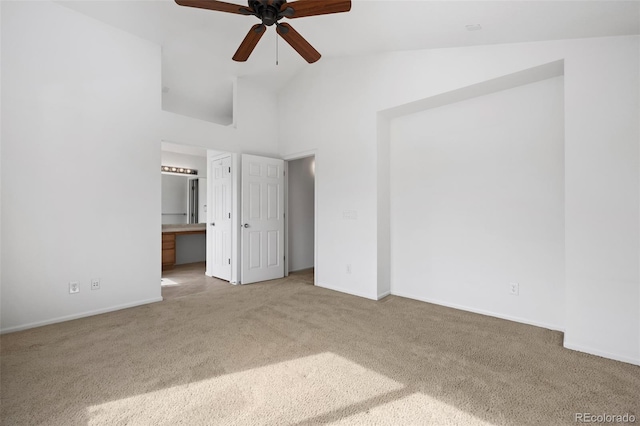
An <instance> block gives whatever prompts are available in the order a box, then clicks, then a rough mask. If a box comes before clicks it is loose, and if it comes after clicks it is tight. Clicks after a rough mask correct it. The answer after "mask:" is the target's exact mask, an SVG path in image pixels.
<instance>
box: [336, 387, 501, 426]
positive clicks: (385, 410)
mask: <svg viewBox="0 0 640 426" xmlns="http://www.w3.org/2000/svg"><path fill="white" fill-rule="evenodd" d="M505 422H506V419H505ZM391 423H393V424H398V425H440V426H445V425H469V426H493V423H489V422H487V421H484V420H481V419H479V418H477V417H475V416H473V415H471V414H469V413H468V412H466V411H463V410H460V409H458V408H456V407H454V406H452V405H449V404H447V403H445V402H442V401H440V400H438V399H436V398H432V397H430V396H428V395H425V394H423V393H418V392H416V393H413V394H411V395H408V396H405V397H402V398H399V399H397V400H395V401H391V402H388V403H385V404H380V405H377V406H375V407H372V408H371V409H368V410H362V411H360V412H358V413H356V414H353V415H351V416H348V417H343V418H341V419H339V420H337V421H335V422H332V423H331V424H335V425H354V424H357V425H360V424H361V425H372V424H375V425H384V424H391Z"/></svg>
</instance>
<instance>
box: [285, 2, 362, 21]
mask: <svg viewBox="0 0 640 426" xmlns="http://www.w3.org/2000/svg"><path fill="white" fill-rule="evenodd" d="M350 10H351V0H298V1H294V2H291V3H285V4H284V5H282V9H281V11H282V12H283V13H284V16H286V17H287V18H291V19H293V18H303V17H305V16H315V15H326V14H329V13H341V12H348V11H350Z"/></svg>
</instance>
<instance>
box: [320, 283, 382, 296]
mask: <svg viewBox="0 0 640 426" xmlns="http://www.w3.org/2000/svg"><path fill="white" fill-rule="evenodd" d="M316 287H322V288H326V289H327V290H333V291H339V292H340V293H346V294H350V295H352V296H358V297H364V298H365V299H369V300H378V299H377V298H376V297H371V295H368V294H364V293H360V292H357V291H353V290H349V289H346V288H342V287H337V286H333V285H324V284H321V283H317V284H316Z"/></svg>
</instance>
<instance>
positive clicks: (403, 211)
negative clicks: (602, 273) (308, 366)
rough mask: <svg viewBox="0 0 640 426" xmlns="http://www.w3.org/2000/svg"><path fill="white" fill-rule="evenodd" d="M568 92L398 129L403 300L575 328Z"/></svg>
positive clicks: (396, 272)
mask: <svg viewBox="0 0 640 426" xmlns="http://www.w3.org/2000/svg"><path fill="white" fill-rule="evenodd" d="M563 89H564V88H563V84H562V77H555V78H553V79H548V80H544V81H540V82H537V83H533V84H528V85H525V86H520V87H516V88H513V89H510V90H504V91H499V92H497V93H493V94H489V95H485V96H481V97H476V98H472V99H469V100H466V101H462V102H456V103H453V104H449V105H445V106H441V107H439V108H434V109H428V110H426V111H423V112H420V113H416V114H411V115H406V116H404V117H400V118H397V119H394V120H392V122H391V143H390V147H391V150H390V151H391V152H390V154H391V231H392V232H391V239H392V244H391V253H392V259H391V260H392V261H391V267H392V271H393V274H392V279H391V281H392V282H393V287H392V289H391V291H392V293H393V294H397V295H402V296H405V297H411V298H414V299H420V300H426V301H431V302H435V303H439V304H445V305H453V306H461V307H463V308H465V309H473V310H476V311H479V312H483V313H489V314H491V315H494V316H500V317H505V318H510V319H514V320H518V321H521V322H527V323H530V324H537V325H542V326H545V327H547V328H552V329H556V330H562V329H563V327H564V308H565V306H564V297H565V287H564V107H563V101H562V98H563ZM510 282H516V283H519V286H520V292H519V293H520V294H519V296H517V297H516V296H511V295H509V293H508V290H509V283H510Z"/></svg>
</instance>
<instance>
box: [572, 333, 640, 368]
mask: <svg viewBox="0 0 640 426" xmlns="http://www.w3.org/2000/svg"><path fill="white" fill-rule="evenodd" d="M563 346H564V347H565V348H566V349H571V350H572V351H578V352H584V353H586V354H590V355H596V356H599V357H602V358H608V359H613V360H615V361H620V362H626V363H627V364H633V365H640V359H635V358H632V357H628V356H624V355H618V354H614V353H611V352H607V351H601V350H598V349H593V348H590V347H587V346H582V345H576V344H574V343H571V342H567V340H566V339H565V341H564V344H563Z"/></svg>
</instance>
